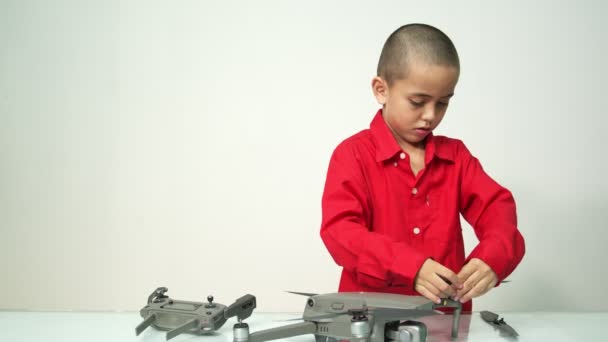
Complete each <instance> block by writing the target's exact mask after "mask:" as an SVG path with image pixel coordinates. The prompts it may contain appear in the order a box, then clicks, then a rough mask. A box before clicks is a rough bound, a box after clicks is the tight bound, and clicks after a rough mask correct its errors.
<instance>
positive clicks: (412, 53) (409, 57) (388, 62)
mask: <svg viewBox="0 0 608 342" xmlns="http://www.w3.org/2000/svg"><path fill="white" fill-rule="evenodd" d="M415 60H421V61H424V62H427V63H430V64H436V65H445V66H452V67H456V68H457V69H458V70H460V61H459V59H458V52H456V47H455V46H454V44H453V43H452V40H451V39H450V38H449V37H448V36H447V35H446V34H445V33H443V32H441V30H439V29H438V28H436V27H433V26H430V25H426V24H408V25H403V26H401V27H400V28H398V29H397V30H395V32H393V33H391V35H390V36H389V37H388V39H387V40H386V43H384V47H383V48H382V53H381V54H380V61H379V62H378V70H377V72H378V76H379V77H382V78H383V79H384V80H385V81H386V82H388V84H389V85H392V84H393V82H394V81H396V80H399V79H403V78H405V77H406V76H407V70H408V65H409V64H410V63H412V62H413V61H415Z"/></svg>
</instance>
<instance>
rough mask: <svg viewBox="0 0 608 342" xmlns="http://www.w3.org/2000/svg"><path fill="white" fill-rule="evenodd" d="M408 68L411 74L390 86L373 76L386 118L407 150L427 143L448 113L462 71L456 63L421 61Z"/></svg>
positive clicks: (375, 91)
mask: <svg viewBox="0 0 608 342" xmlns="http://www.w3.org/2000/svg"><path fill="white" fill-rule="evenodd" d="M408 69H409V70H408V73H407V77H406V78H404V79H400V80H396V81H394V82H393V84H392V85H391V86H390V87H389V86H388V84H387V83H386V81H385V80H383V79H382V78H380V77H375V78H374V79H373V80H372V89H373V91H374V95H375V96H376V99H377V100H378V102H379V103H380V104H382V108H383V109H382V116H383V117H384V121H385V122H386V124H387V125H388V127H389V128H390V130H391V131H392V133H393V136H394V137H395V139H397V142H398V143H399V145H400V146H401V148H403V149H404V150H411V149H412V148H421V147H423V146H424V139H425V138H426V137H427V136H428V135H429V134H430V133H431V132H432V131H433V130H434V129H435V127H437V126H438V125H439V123H440V122H441V120H442V119H443V116H444V115H445V112H446V110H447V108H448V103H449V100H450V98H451V97H452V95H454V88H455V87H456V83H457V82H458V75H459V70H458V69H457V68H455V67H451V66H443V65H433V64H428V63H420V62H416V63H411V64H410V65H409V68H408Z"/></svg>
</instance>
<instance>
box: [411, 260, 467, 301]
mask: <svg viewBox="0 0 608 342" xmlns="http://www.w3.org/2000/svg"><path fill="white" fill-rule="evenodd" d="M461 288H462V284H460V282H459V280H458V276H457V275H456V273H454V272H452V271H451V270H450V269H449V268H447V267H445V266H443V265H442V264H440V263H438V262H436V261H435V260H433V259H430V258H429V259H426V261H425V262H424V264H422V267H420V270H419V271H418V274H417V275H416V279H414V289H415V290H416V291H417V292H418V293H420V294H421V295H423V296H425V297H426V298H428V299H429V300H431V301H433V302H434V303H438V304H439V303H441V298H447V297H451V296H454V295H455V294H456V290H458V289H461Z"/></svg>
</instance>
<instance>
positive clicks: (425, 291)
mask: <svg viewBox="0 0 608 342" xmlns="http://www.w3.org/2000/svg"><path fill="white" fill-rule="evenodd" d="M416 291H418V293H420V294H421V295H423V296H424V297H426V298H427V299H428V300H430V301H432V302H433V303H437V304H439V303H441V298H439V297H437V296H436V295H434V294H433V293H432V292H431V291H429V290H428V289H427V288H426V287H424V286H423V285H416Z"/></svg>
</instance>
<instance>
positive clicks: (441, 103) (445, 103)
mask: <svg viewBox="0 0 608 342" xmlns="http://www.w3.org/2000/svg"><path fill="white" fill-rule="evenodd" d="M437 104H438V105H439V106H441V107H446V106H447V105H448V104H449V103H448V102H439V103H437Z"/></svg>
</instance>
